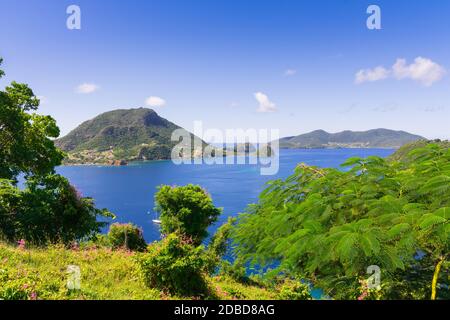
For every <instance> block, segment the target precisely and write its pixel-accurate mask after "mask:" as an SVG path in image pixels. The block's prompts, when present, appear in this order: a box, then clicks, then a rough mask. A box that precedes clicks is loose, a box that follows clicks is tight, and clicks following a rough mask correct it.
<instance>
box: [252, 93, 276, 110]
mask: <svg viewBox="0 0 450 320" xmlns="http://www.w3.org/2000/svg"><path fill="white" fill-rule="evenodd" d="M254 96H255V99H256V100H257V101H258V103H259V108H258V110H257V111H258V112H275V111H277V107H276V105H275V104H274V103H273V102H272V101H270V100H269V97H268V96H267V95H265V94H264V93H262V92H256V93H255V94H254Z"/></svg>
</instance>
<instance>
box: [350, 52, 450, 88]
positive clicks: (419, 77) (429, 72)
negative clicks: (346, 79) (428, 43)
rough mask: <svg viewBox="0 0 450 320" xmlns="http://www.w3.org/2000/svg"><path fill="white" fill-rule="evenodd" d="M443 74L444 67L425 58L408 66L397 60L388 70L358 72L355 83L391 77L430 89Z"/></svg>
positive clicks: (415, 60) (376, 69) (377, 69)
mask: <svg viewBox="0 0 450 320" xmlns="http://www.w3.org/2000/svg"><path fill="white" fill-rule="evenodd" d="M445 73H446V70H445V68H444V67H442V66H440V65H439V64H437V63H436V62H434V61H432V60H430V59H427V58H423V57H417V58H416V59H414V62H413V63H411V64H409V65H408V64H407V63H406V60H405V59H397V61H396V62H395V63H394V65H393V66H392V68H390V69H386V68H384V67H382V66H378V67H376V68H374V69H361V70H359V71H358V72H357V73H356V74H355V83H356V84H361V83H364V82H374V81H380V80H384V79H387V78H389V77H392V78H394V79H397V80H403V79H410V80H414V81H417V82H419V83H421V84H422V85H424V86H426V87H430V86H432V85H433V84H434V83H435V82H438V81H439V80H441V79H442V78H443V77H444V75H445Z"/></svg>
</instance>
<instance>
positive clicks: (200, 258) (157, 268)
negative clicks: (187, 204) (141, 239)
mask: <svg viewBox="0 0 450 320" xmlns="http://www.w3.org/2000/svg"><path fill="white" fill-rule="evenodd" d="M204 257H205V256H204V248H203V246H194V245H193V244H192V242H191V239H189V238H183V237H180V236H179V235H178V234H174V233H172V234H169V235H167V237H165V238H164V239H163V240H161V241H159V242H156V243H154V244H152V245H150V246H149V250H148V252H147V253H145V254H143V255H141V256H138V258H137V262H138V265H139V267H140V270H141V272H142V274H143V277H144V280H145V283H146V284H147V286H149V287H151V288H159V289H161V290H163V291H166V292H167V293H170V294H178V295H182V296H187V295H195V296H198V295H203V294H204V293H206V291H207V284H206V281H205V279H204V277H203V273H204V267H205V259H204Z"/></svg>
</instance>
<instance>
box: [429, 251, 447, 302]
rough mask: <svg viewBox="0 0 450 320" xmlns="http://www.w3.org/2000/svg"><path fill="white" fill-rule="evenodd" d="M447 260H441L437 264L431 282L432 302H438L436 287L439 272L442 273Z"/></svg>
mask: <svg viewBox="0 0 450 320" xmlns="http://www.w3.org/2000/svg"><path fill="white" fill-rule="evenodd" d="M444 261H445V258H444V257H442V258H441V260H439V261H438V263H437V264H436V268H435V269H434V274H433V281H432V282H431V300H436V285H437V282H438V279H439V272H440V271H441V266H442V264H443V263H444Z"/></svg>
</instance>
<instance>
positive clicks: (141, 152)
mask: <svg viewBox="0 0 450 320" xmlns="http://www.w3.org/2000/svg"><path fill="white" fill-rule="evenodd" d="M176 129H182V128H181V127H179V126H177V125H176V124H174V123H172V122H170V121H168V120H166V119H164V118H162V117H160V116H159V115H158V114H157V113H156V112H155V111H154V110H152V109H147V108H138V109H118V110H113V111H109V112H105V113H102V114H100V115H98V116H97V117H95V118H94V119H91V120H88V121H85V122H83V123H82V124H81V125H79V126H78V127H77V128H75V129H74V130H73V131H71V132H70V133H69V134H68V135H66V136H65V137H63V138H60V139H57V140H56V141H55V143H56V145H57V146H58V147H60V148H61V149H63V150H64V151H66V152H67V153H68V157H67V158H66V163H97V164H120V163H122V164H124V163H126V162H128V161H134V160H161V159H170V154H171V150H172V148H173V146H174V145H175V144H176V143H177V142H173V141H171V135H172V132H173V131H174V130H176ZM183 130H184V129H183ZM192 137H193V135H192ZM196 139H199V138H197V137H196Z"/></svg>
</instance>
